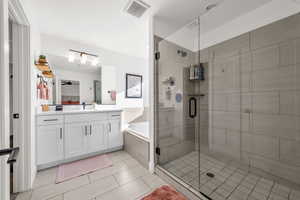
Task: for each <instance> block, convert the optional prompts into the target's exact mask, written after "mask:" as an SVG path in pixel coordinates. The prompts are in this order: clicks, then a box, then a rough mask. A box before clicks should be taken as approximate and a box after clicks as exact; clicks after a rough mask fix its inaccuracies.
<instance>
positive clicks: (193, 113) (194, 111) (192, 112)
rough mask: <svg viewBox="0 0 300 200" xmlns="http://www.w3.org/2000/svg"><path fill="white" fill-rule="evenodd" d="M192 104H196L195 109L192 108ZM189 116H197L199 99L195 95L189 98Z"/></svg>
mask: <svg viewBox="0 0 300 200" xmlns="http://www.w3.org/2000/svg"><path fill="white" fill-rule="evenodd" d="M192 105H194V106H193V107H194V109H192ZM189 116H190V118H195V117H196V116H197V99H196V98H195V97H191V98H190V99H189Z"/></svg>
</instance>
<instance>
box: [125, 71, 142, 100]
mask: <svg viewBox="0 0 300 200" xmlns="http://www.w3.org/2000/svg"><path fill="white" fill-rule="evenodd" d="M142 84H143V76H141V75H136V74H126V98H142Z"/></svg>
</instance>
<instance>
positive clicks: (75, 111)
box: [36, 108, 122, 116]
mask: <svg viewBox="0 0 300 200" xmlns="http://www.w3.org/2000/svg"><path fill="white" fill-rule="evenodd" d="M99 112H122V109H121V108H100V109H99V108H98V109H86V110H64V111H48V112H39V113H37V114H36V115H37V116H46V115H64V114H83V113H99Z"/></svg>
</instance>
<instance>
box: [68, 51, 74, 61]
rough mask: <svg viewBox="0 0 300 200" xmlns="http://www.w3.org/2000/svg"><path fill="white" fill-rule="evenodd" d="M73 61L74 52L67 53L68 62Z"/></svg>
mask: <svg viewBox="0 0 300 200" xmlns="http://www.w3.org/2000/svg"><path fill="white" fill-rule="evenodd" d="M74 60H75V54H74V52H71V51H70V52H69V62H71V63H72V62H74Z"/></svg>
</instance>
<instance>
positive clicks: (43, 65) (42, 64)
mask: <svg viewBox="0 0 300 200" xmlns="http://www.w3.org/2000/svg"><path fill="white" fill-rule="evenodd" d="M35 65H36V67H37V68H38V69H39V70H40V71H42V72H44V71H47V72H48V71H51V70H50V67H49V64H48V61H47V59H46V56H44V55H40V56H39V60H38V61H37V62H35Z"/></svg>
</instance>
